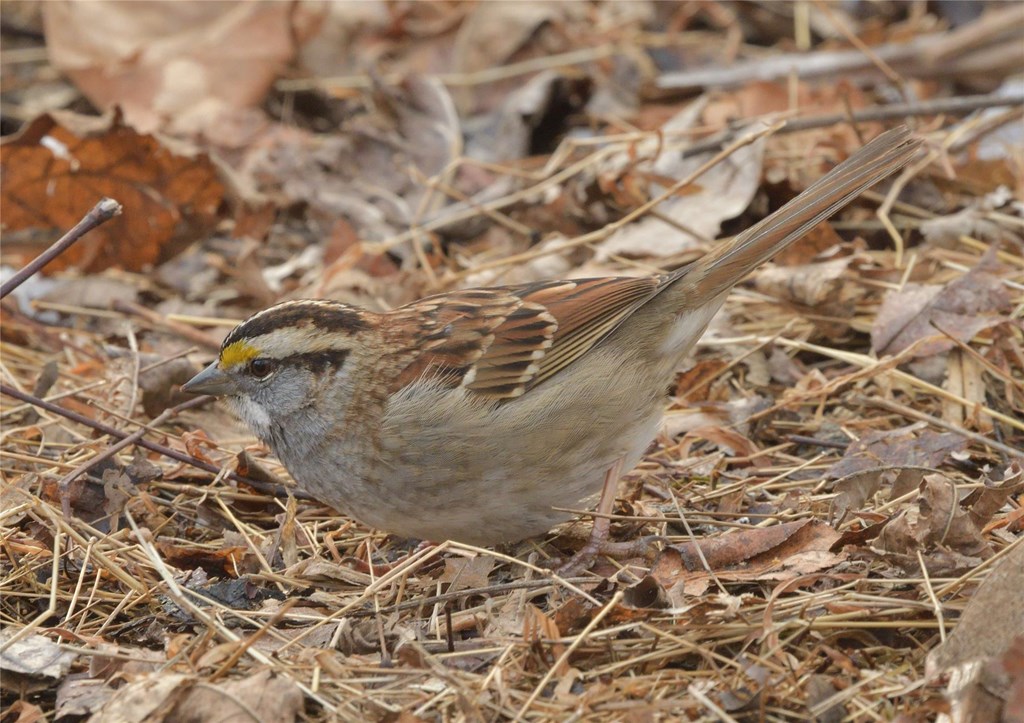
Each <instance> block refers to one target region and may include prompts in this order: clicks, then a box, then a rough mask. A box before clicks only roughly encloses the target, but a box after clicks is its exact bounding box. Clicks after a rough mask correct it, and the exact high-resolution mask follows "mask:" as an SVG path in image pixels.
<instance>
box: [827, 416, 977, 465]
mask: <svg viewBox="0 0 1024 723" xmlns="http://www.w3.org/2000/svg"><path fill="white" fill-rule="evenodd" d="M924 426H925V425H924V423H918V424H912V425H910V426H909V427H900V428H899V429H891V430H887V431H884V432H868V433H867V434H865V435H864V436H863V437H861V438H860V439H859V440H857V441H855V442H851V443H850V445H849V446H848V447H847V448H846V452H844V453H843V458H842V459H841V460H839V461H838V462H836V463H835V464H834V465H832V466H831V467H830V468H829V470H828V476H829V477H847V476H849V475H852V474H853V473H855V472H863V471H865V470H868V469H875V468H877V467H938V466H939V465H940V464H942V463H943V462H944V461H945V460H946V458H947V457H948V456H949V455H951V454H953V453H954V452H962V451H963V450H964V449H966V447H967V440H966V439H964V437H963V435H960V434H954V433H953V432H933V431H931V430H929V429H924ZM922 429H923V430H924V431H921V430H922ZM919 431H920V434H917V432H919Z"/></svg>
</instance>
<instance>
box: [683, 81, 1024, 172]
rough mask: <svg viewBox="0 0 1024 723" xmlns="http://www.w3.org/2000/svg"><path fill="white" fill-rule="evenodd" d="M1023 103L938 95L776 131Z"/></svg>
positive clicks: (1022, 99) (715, 141) (711, 144)
mask: <svg viewBox="0 0 1024 723" xmlns="http://www.w3.org/2000/svg"><path fill="white" fill-rule="evenodd" d="M1022 103H1024V93H1017V94H1008V95H997V94H995V93H992V94H990V95H969V96H963V97H960V98H939V99H936V100H922V101H917V102H912V103H891V104H889V105H882V106H876V107H873V108H864V109H862V110H855V111H853V112H852V113H845V112H844V113H831V114H829V115H815V116H807V117H805V118H793V119H791V120H788V121H786V125H784V126H782V128H780V129H779V130H778V131H777V133H778V134H779V135H785V134H787V133H800V132H801V131H807V130H813V129H815V128H827V127H829V126H832V125H836V124H837V123H850V122H853V123H870V122H873V121H886V120H899V119H902V118H906V117H907V116H928V115H941V114H949V115H964V114H967V113H971V112H973V111H976V110H982V109H984V108H1002V107H1010V106H1018V105H1021V104H1022ZM731 137H732V135H728V136H726V137H724V138H723V137H715V138H709V139H708V140H705V141H701V142H700V143H694V144H693V145H691V146H689V147H687V148H686V149H685V150H683V151H682V153H681V156H682V157H683V158H686V157H688V156H695V155H698V154H700V153H707V152H708V151H713V150H716V149H718V148H720V147H721V146H722V144H723V143H726V142H728V141H729V139H730V138H731Z"/></svg>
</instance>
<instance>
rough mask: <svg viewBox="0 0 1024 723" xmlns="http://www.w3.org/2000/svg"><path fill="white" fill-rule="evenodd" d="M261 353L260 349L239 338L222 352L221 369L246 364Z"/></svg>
mask: <svg viewBox="0 0 1024 723" xmlns="http://www.w3.org/2000/svg"><path fill="white" fill-rule="evenodd" d="M259 355H260V350H259V349H257V348H256V347H254V346H253V345H251V344H249V343H248V342H246V341H244V340H241V339H240V340H238V341H236V342H234V343H233V344H228V345H227V346H226V347H224V350H223V351H221V353H220V366H221V369H231V368H232V367H234V366H237V365H239V364H245V363H246V362H247V361H251V360H253V359H255V358H256V357H258V356H259Z"/></svg>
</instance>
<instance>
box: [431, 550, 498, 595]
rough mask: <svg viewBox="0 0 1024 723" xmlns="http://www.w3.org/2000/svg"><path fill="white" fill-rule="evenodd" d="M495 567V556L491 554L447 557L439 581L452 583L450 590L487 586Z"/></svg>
mask: <svg viewBox="0 0 1024 723" xmlns="http://www.w3.org/2000/svg"><path fill="white" fill-rule="evenodd" d="M493 569H494V558H493V557H490V556H489V555H479V556H477V557H446V558H445V560H444V572H442V573H441V577H439V578H438V582H447V583H451V585H450V586H449V587H448V592H449V593H453V592H458V591H459V590H471V589H473V588H483V587H487V585H488V584H489V581H488V576H489V575H490V574H491V570H493Z"/></svg>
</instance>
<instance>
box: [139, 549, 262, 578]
mask: <svg viewBox="0 0 1024 723" xmlns="http://www.w3.org/2000/svg"><path fill="white" fill-rule="evenodd" d="M156 548H157V550H159V551H160V556H161V557H163V558H164V560H166V561H167V562H168V563H169V564H171V565H174V567H176V568H178V569H179V570H195V569H196V568H197V567H198V568H202V569H203V570H205V571H206V572H207V573H208V574H210V575H214V576H217V577H221V576H223V575H227V576H229V577H235V576H236V575H237V574H238V565H239V563H240V562H241V560H242V557H243V556H244V555H245V553H246V548H244V547H226V548H223V549H220V550H211V549H207V548H203V547H186V546H184V545H174V544H171V543H170V542H164V541H163V540H158V541H157V543H156Z"/></svg>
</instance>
